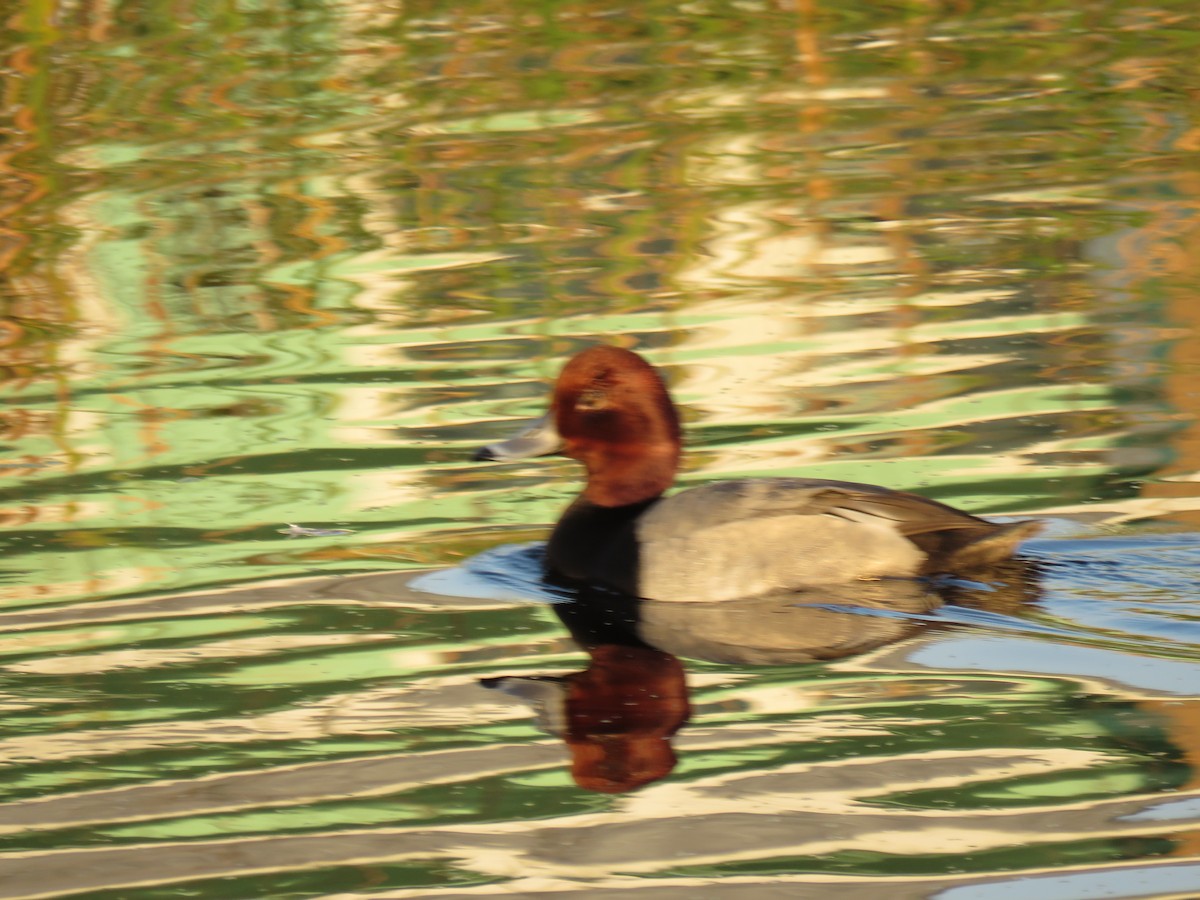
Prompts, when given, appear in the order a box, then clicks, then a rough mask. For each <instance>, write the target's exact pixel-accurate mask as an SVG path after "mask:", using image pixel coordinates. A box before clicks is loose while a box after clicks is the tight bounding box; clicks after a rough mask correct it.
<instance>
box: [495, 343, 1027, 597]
mask: <svg viewBox="0 0 1200 900" xmlns="http://www.w3.org/2000/svg"><path fill="white" fill-rule="evenodd" d="M681 443H682V441H681V437H680V428H679V416H678V414H677V413H676V411H675V404H674V403H672V402H671V397H670V394H668V393H667V388H666V385H665V384H663V381H662V379H661V378H660V377H659V374H658V372H657V371H656V370H655V369H654V367H653V366H651V365H650V364H649V363H647V362H646V361H645V360H644V359H642V358H641V357H640V356H638V355H637V354H636V353H633V352H631V351H629V350H624V349H621V348H619V347H609V346H597V347H591V348H589V349H587V350H584V351H583V352H582V353H579V354H578V355H576V356H575V357H573V358H572V359H571V360H570V361H569V362H568V363H567V364H566V366H564V367H563V370H562V373H561V374H560V375H559V377H558V381H557V383H556V384H555V386H554V395H553V398H552V399H551V403H550V410H549V412H548V414H547V415H546V416H545V417H544V418H543V419H541V420H540V421H538V422H537V423H535V424H534V425H533V426H532V427H530V428H528V429H526V430H525V431H523V432H522V433H520V434H518V435H517V436H516V437H514V438H512V439H511V440H508V441H502V442H499V443H495V444H489V445H488V446H486V447H484V448H482V449H481V450H479V451H478V452H477V453H476V454H475V458H476V459H479V460H509V459H520V458H523V457H527V456H541V455H547V454H551V453H558V452H561V453H562V454H563V455H565V456H569V457H571V458H572V459H577V460H579V461H580V462H581V463H583V465H584V467H585V468H586V469H587V485H586V486H585V487H584V489H583V493H581V494H580V495H579V497H577V498H576V499H575V501H574V502H573V503H572V504H571V505H570V506H569V507H568V508H567V510H566V511H565V512H564V513H563V515H562V518H560V519H559V521H558V524H557V525H555V526H554V530H553V532H552V533H551V535H550V541H549V543H548V545H547V548H546V558H547V563H548V565H549V568H550V569H551V571H552V572H553V573H555V574H557V575H559V576H563V577H565V578H567V579H571V580H574V581H579V582H584V583H589V584H598V585H602V586H605V587H609V588H613V589H615V590H618V591H620V592H622V593H625V594H630V595H632V596H636V597H642V598H645V599H651V600H693V601H717V600H728V599H734V598H739V597H753V596H757V595H760V594H766V593H771V592H776V591H795V590H802V589H805V588H814V587H818V588H819V587H820V586H822V585H832V584H847V583H849V582H852V581H854V580H856V579H874V578H884V577H914V576H921V575H934V574H958V575H965V574H970V573H976V572H981V571H985V570H987V569H988V568H989V567H991V566H993V565H995V564H997V563H1000V562H1002V561H1004V560H1006V559H1008V558H1009V557H1011V556H1012V554H1013V553H1014V551H1015V550H1016V548H1017V545H1018V544H1019V543H1020V542H1021V541H1023V540H1025V539H1026V538H1028V537H1030V536H1032V535H1033V534H1035V533H1036V532H1037V531H1038V530H1039V529H1040V527H1041V526H1040V523H1038V522H1036V521H1025V522H1015V523H1009V524H995V523H992V522H988V521H985V520H984V519H980V518H977V517H976V516H972V515H970V514H969V513H965V512H962V511H961V510H957V509H954V508H953V507H951V506H947V505H945V504H944V503H938V502H937V501H936V500H928V499H926V498H924V497H921V496H918V495H917V494H910V493H906V492H904V491H894V490H890V489H888V488H884V487H878V486H876V485H871V484H856V483H854V482H848V481H827V480H823V479H817V478H744V479H738V480H734V481H722V482H716V483H713V484H706V485H703V486H700V487H695V488H691V489H689V490H685V491H682V492H681V493H678V494H675V495H673V496H670V497H664V496H663V494H664V492H665V491H666V490H667V488H669V487H670V486H671V484H672V482H673V481H674V480H675V473H676V471H677V470H678V467H679V457H680V446H681Z"/></svg>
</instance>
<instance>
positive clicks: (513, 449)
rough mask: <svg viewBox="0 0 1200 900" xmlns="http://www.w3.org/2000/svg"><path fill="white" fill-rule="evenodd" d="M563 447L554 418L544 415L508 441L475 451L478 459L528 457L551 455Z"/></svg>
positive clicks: (498, 442)
mask: <svg viewBox="0 0 1200 900" xmlns="http://www.w3.org/2000/svg"><path fill="white" fill-rule="evenodd" d="M562 448H563V439H562V438H561V437H560V436H559V434H558V429H557V428H555V427H554V420H553V419H552V418H551V417H550V416H549V415H546V416H542V418H540V419H538V420H537V421H536V422H534V423H533V424H532V425H530V426H529V427H528V428H526V429H524V430H523V431H521V432H520V433H519V434H515V435H513V436H512V437H510V438H509V439H508V440H506V441H497V442H496V443H494V444H488V445H487V446H486V447H480V448H479V449H478V450H476V451H475V456H474V458H475V459H477V460H508V459H528V458H529V457H531V456H549V455H550V454H551V453H557V452H558V451H559V450H561V449H562Z"/></svg>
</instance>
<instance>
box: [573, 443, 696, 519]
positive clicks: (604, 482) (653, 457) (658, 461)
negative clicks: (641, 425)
mask: <svg viewBox="0 0 1200 900" xmlns="http://www.w3.org/2000/svg"><path fill="white" fill-rule="evenodd" d="M582 461H583V464H584V465H585V466H586V467H587V473H588V482H587V487H586V488H585V489H584V491H583V497H584V499H586V500H589V501H590V502H592V503H594V504H596V505H597V506H606V507H621V506H631V505H633V504H637V503H645V502H647V501H650V500H654V499H655V498H657V497H659V496H661V495H662V493H663V491H665V490H666V489H667V488H669V487H670V486H671V484H672V482H674V481H675V471H676V469H677V468H678V467H679V449H678V448H677V447H673V446H661V447H657V448H652V449H651V450H649V451H647V449H646V448H644V447H642V448H638V451H637V452H636V453H625V452H622V449H621V448H619V447H617V448H605V449H604V450H602V451H599V452H597V453H594V454H588V455H587V456H586V457H585V458H584V459H583V460H582Z"/></svg>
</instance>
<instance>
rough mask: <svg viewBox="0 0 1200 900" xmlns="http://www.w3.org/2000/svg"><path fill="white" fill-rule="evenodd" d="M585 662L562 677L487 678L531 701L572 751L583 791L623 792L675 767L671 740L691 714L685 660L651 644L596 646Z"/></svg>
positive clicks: (487, 683) (574, 770) (542, 721)
mask: <svg viewBox="0 0 1200 900" xmlns="http://www.w3.org/2000/svg"><path fill="white" fill-rule="evenodd" d="M587 653H588V656H589V657H590V660H589V663H588V667H587V668H586V669H584V670H583V671H582V672H574V673H572V674H570V675H565V676H562V677H558V678H555V677H534V678H528V677H499V678H485V679H484V680H483V684H484V685H485V686H486V687H491V688H497V689H499V690H501V691H504V692H505V693H507V694H511V695H512V696H515V697H519V698H521V699H522V700H526V701H528V702H530V703H532V704H533V705H534V707H535V709H537V710H538V720H539V725H540V726H541V727H542V728H543V729H544V730H546V731H548V732H549V733H551V734H554V735H556V736H558V737H561V738H562V739H563V740H564V741H565V742H566V745H567V748H568V749H569V751H570V753H571V777H572V778H574V779H575V783H576V784H577V785H579V786H580V787H581V788H585V789H587V790H591V791H600V792H603V793H606V794H616V793H622V792H624V791H630V790H633V789H634V788H637V787H641V786H642V785H644V784H648V783H650V782H651V781H657V780H658V779H660V778H662V777H664V776H665V775H667V774H668V773H670V772H671V770H672V769H674V768H675V762H676V760H675V750H674V748H673V747H672V746H671V737H672V736H673V735H674V734H675V732H676V731H678V730H679V728H680V727H682V726H683V724H684V723H685V722H687V720H688V716H689V715H690V714H691V709H690V707H689V705H688V696H687V684H686V682H685V680H684V675H683V665H682V664H681V663H680V662H679V660H678V659H677V658H676V657H674V656H672V655H671V654H670V653H663V652H662V651H661V650H655V649H654V648H653V647H647V646H633V645H626V644H599V645H597V646H594V647H588V648H587Z"/></svg>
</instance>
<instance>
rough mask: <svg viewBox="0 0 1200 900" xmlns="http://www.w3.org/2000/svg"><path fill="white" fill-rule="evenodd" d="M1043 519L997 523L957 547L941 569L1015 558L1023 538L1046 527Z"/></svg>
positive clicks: (967, 567)
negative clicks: (1043, 526)
mask: <svg viewBox="0 0 1200 900" xmlns="http://www.w3.org/2000/svg"><path fill="white" fill-rule="evenodd" d="M1042 525H1043V523H1042V522H1039V521H1036V520H1034V519H1029V520H1026V521H1024V522H1009V523H1007V524H1005V525H997V526H995V527H994V528H992V529H989V530H988V531H987V532H985V533H984V534H982V535H980V536H979V537H977V538H974V539H973V540H970V541H967V542H965V543H963V544H962V545H960V546H959V547H957V548H955V550H954V552H953V553H952V554H951V555H950V556H949V557H948V558H947V559H945V560H943V561H942V565H941V566H939V568H940V569H941V570H942V571H944V572H964V571H972V570H978V569H988V568H991V567H992V566H996V565H999V564H1000V563H1002V562H1004V561H1006V560H1009V559H1011V558H1012V556H1013V554H1014V553H1016V552H1017V547H1018V546H1019V545H1020V544H1021V542H1022V541H1027V540H1029V538H1031V537H1033V536H1034V535H1035V534H1037V533H1038V532H1039V531H1041V530H1042Z"/></svg>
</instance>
